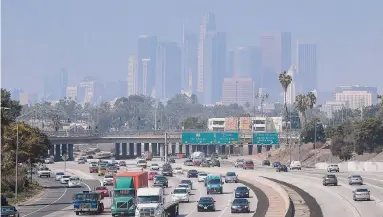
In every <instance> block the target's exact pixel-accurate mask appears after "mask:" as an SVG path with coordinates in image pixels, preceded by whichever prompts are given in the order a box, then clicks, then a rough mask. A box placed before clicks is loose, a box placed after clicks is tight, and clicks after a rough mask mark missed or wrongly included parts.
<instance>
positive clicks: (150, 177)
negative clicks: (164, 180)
mask: <svg viewBox="0 0 383 217" xmlns="http://www.w3.org/2000/svg"><path fill="white" fill-rule="evenodd" d="M158 175H159V173H158V172H157V171H151V172H149V176H148V179H149V180H154V177H155V176H158Z"/></svg>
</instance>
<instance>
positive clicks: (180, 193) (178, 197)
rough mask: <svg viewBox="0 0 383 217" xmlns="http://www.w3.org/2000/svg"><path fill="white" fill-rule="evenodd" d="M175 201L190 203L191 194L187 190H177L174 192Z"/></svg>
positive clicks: (173, 198)
mask: <svg viewBox="0 0 383 217" xmlns="http://www.w3.org/2000/svg"><path fill="white" fill-rule="evenodd" d="M172 200H173V201H182V202H188V203H189V202H190V194H189V191H188V189H187V188H175V189H174V191H173V192H172Z"/></svg>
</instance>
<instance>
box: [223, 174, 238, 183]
mask: <svg viewBox="0 0 383 217" xmlns="http://www.w3.org/2000/svg"><path fill="white" fill-rule="evenodd" d="M228 182H234V183H237V182H238V176H237V174H235V172H227V173H226V175H225V183H228Z"/></svg>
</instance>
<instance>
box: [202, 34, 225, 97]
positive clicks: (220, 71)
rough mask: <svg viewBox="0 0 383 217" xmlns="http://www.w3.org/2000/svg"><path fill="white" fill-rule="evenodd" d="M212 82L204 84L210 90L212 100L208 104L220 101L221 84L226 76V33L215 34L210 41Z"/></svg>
mask: <svg viewBox="0 0 383 217" xmlns="http://www.w3.org/2000/svg"><path fill="white" fill-rule="evenodd" d="M212 43H213V44H212V46H213V48H212V77H213V79H212V82H211V83H208V84H206V86H207V87H209V86H210V88H211V89H212V99H211V100H210V101H211V102H210V103H213V102H217V101H220V100H221V94H222V82H223V79H224V78H225V76H226V58H227V49H226V33H225V32H217V33H215V35H214V37H213V41H212Z"/></svg>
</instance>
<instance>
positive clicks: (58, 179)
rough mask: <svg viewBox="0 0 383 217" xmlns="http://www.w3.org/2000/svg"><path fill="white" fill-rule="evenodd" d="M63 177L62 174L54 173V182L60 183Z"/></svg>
mask: <svg viewBox="0 0 383 217" xmlns="http://www.w3.org/2000/svg"><path fill="white" fill-rule="evenodd" d="M63 175H64V173H63V172H57V173H56V178H55V180H56V181H60V180H61V178H62V177H63Z"/></svg>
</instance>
